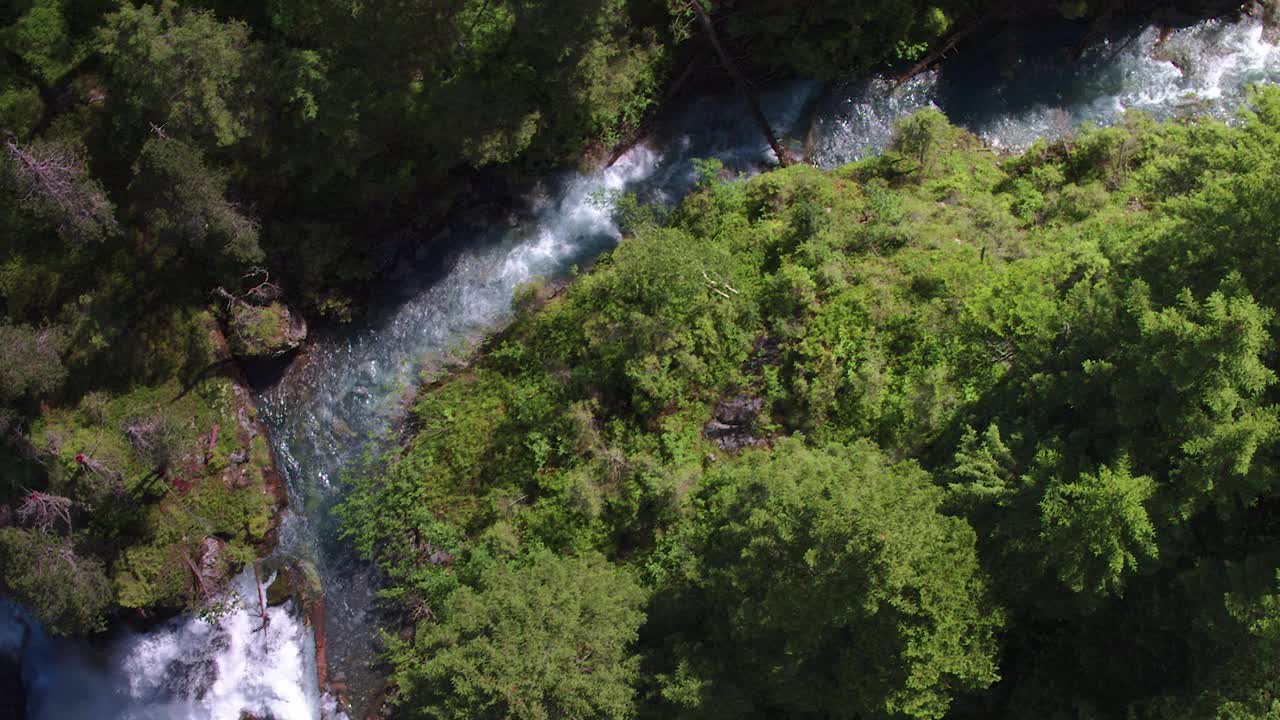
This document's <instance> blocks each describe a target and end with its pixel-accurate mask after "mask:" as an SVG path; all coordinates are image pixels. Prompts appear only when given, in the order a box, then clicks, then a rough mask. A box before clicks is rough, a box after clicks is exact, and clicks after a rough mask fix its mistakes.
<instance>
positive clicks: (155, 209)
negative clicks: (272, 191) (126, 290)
mask: <svg viewBox="0 0 1280 720" xmlns="http://www.w3.org/2000/svg"><path fill="white" fill-rule="evenodd" d="M225 191H226V177H225V176H224V175H222V174H221V173H218V172H216V171H212V170H210V169H209V168H208V167H207V166H206V165H205V163H204V155H203V153H201V152H200V150H199V149H197V148H195V147H193V146H191V145H189V144H187V143H185V142H183V141H181V140H169V139H159V138H156V139H152V140H148V141H147V144H146V145H144V146H143V147H142V152H141V154H139V156H138V160H137V163H136V164H135V165H134V179H133V182H132V183H130V185H129V192H130V194H131V195H132V196H133V197H134V198H136V199H135V204H136V206H137V207H138V209H139V211H140V215H141V217H142V219H143V221H144V223H145V226H144V227H145V231H146V232H148V233H149V234H151V235H153V236H154V237H155V238H156V239H157V240H159V241H160V242H162V243H165V244H171V245H176V246H178V248H180V250H179V252H181V251H182V250H188V249H189V250H193V251H195V253H196V254H197V256H198V257H201V258H203V259H205V260H206V262H208V263H209V264H211V265H212V266H213V267H215V268H216V267H218V265H220V264H221V265H223V266H226V265H227V264H228V263H234V264H232V265H231V267H238V266H243V265H244V264H247V263H253V262H257V261H259V260H261V259H262V257H263V253H262V248H261V247H259V245H258V226H257V224H256V223H255V222H254V220H253V219H251V218H249V217H247V216H245V215H244V214H243V213H241V212H240V211H239V209H237V208H236V207H235V206H234V205H232V204H231V203H230V202H228V201H227V199H226V196H225V194H224V193H225ZM169 251H170V252H172V250H169ZM206 272H208V271H207V270H206ZM215 277H216V276H215Z"/></svg>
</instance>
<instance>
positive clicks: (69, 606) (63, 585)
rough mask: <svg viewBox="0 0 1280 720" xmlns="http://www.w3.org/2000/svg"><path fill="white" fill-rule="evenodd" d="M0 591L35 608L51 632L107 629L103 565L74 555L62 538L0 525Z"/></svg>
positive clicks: (81, 632) (107, 592) (107, 595)
mask: <svg viewBox="0 0 1280 720" xmlns="http://www.w3.org/2000/svg"><path fill="white" fill-rule="evenodd" d="M0 589H3V590H4V591H5V592H6V593H7V594H11V595H12V597H14V598H15V599H16V600H18V601H19V602H21V603H22V604H24V605H26V606H27V607H28V608H30V609H31V610H32V611H33V612H35V614H36V615H37V616H38V617H40V619H41V620H42V621H44V623H45V626H46V627H47V628H48V629H49V631H50V632H52V633H53V634H55V635H84V634H88V633H91V632H99V631H101V630H105V629H106V622H105V615H106V613H107V612H108V611H110V609H111V597H112V595H111V584H110V582H109V581H108V580H107V576H106V574H105V572H104V571H103V567H102V563H101V562H100V561H99V560H98V559H97V558H94V557H83V556H77V555H76V553H75V550H74V548H73V547H72V544H71V543H70V541H68V540H66V539H64V538H60V537H58V536H56V535H53V534H50V533H45V532H41V531H39V530H23V529H19V528H11V527H10V528H0Z"/></svg>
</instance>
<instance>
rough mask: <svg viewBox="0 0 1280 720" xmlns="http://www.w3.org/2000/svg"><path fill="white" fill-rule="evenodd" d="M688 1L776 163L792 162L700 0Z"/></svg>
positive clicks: (785, 163)
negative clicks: (776, 158)
mask: <svg viewBox="0 0 1280 720" xmlns="http://www.w3.org/2000/svg"><path fill="white" fill-rule="evenodd" d="M688 2H689V9H691V10H693V13H694V15H696V16H697V18H698V23H699V24H700V25H702V30H703V32H705V33H706V35H707V41H708V42H710V43H711V48H712V49H713V50H715V51H716V56H717V57H719V58H720V64H721V65H723V66H724V69H725V72H727V73H729V77H730V78H731V79H732V80H733V84H734V85H735V86H736V87H737V88H738V92H740V93H742V97H743V98H744V99H745V100H746V101H747V109H748V110H750V111H751V117H752V118H754V119H755V121H756V124H757V125H759V126H760V132H762V133H763V134H764V137H765V139H766V140H768V141H769V147H771V148H773V153H774V154H775V155H777V156H778V164H779V165H781V166H782V167H786V166H788V165H790V164H791V163H792V159H791V153H790V152H788V151H787V149H786V148H785V147H783V146H782V144H781V143H779V142H778V136H777V135H776V134H775V133H774V132H773V126H771V125H770V124H769V118H767V117H765V114H764V108H762V107H761V106H760V101H759V100H758V99H757V98H756V93H755V90H754V89H752V87H751V82H750V81H749V80H747V77H746V76H745V75H743V74H742V72H741V71H740V70H738V66H737V65H736V64H734V62H733V59H732V58H730V57H729V53H728V52H727V51H726V50H725V49H724V45H722V44H721V43H720V34H719V33H718V32H716V26H715V24H714V23H713V22H711V16H710V15H708V14H707V10H706V8H704V7H703V6H702V0H688Z"/></svg>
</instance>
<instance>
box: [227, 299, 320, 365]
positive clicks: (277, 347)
mask: <svg viewBox="0 0 1280 720" xmlns="http://www.w3.org/2000/svg"><path fill="white" fill-rule="evenodd" d="M228 330H229V332H228V334H227V336H228V340H229V341H230V343H231V351H232V352H233V353H235V355H236V357H242V358H269V357H279V356H281V355H284V354H286V353H288V352H290V351H292V350H295V349H297V348H298V346H300V345H301V344H302V342H303V341H304V340H306V339H307V323H306V320H304V319H303V317H302V316H301V315H299V314H297V313H294V312H293V311H291V310H290V309H289V308H288V307H287V306H285V305H284V304H282V303H278V302H273V303H271V304H270V305H251V304H248V303H243V302H241V303H237V305H236V308H235V309H234V310H233V311H232V313H231V319H230V322H229V323H228Z"/></svg>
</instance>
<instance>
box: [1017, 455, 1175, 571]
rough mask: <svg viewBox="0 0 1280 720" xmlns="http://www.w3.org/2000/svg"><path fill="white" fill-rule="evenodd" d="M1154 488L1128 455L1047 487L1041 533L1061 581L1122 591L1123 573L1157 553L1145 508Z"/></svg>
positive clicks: (1153, 532)
mask: <svg viewBox="0 0 1280 720" xmlns="http://www.w3.org/2000/svg"><path fill="white" fill-rule="evenodd" d="M1154 491H1155V483H1154V482H1152V480H1151V478H1149V477H1146V476H1141V477H1134V476H1133V475H1132V474H1131V472H1130V470H1129V467H1128V461H1127V460H1122V461H1121V462H1120V463H1118V464H1117V466H1116V467H1115V468H1114V469H1113V468H1109V467H1107V466H1105V465H1104V466H1103V467H1102V468H1100V469H1099V470H1098V472H1097V473H1088V474H1085V475H1083V476H1081V477H1080V478H1079V479H1078V480H1077V481H1075V482H1072V483H1055V484H1054V485H1053V486H1051V487H1050V488H1049V491H1048V492H1047V493H1045V497H1044V499H1043V500H1042V501H1041V503H1040V508H1041V516H1042V521H1041V522H1042V525H1043V529H1042V530H1041V538H1042V539H1043V541H1044V543H1045V552H1046V554H1047V555H1048V557H1049V558H1050V563H1051V564H1053V565H1054V566H1056V567H1057V572H1058V576H1059V577H1060V578H1061V579H1062V581H1063V582H1065V583H1066V584H1067V585H1068V586H1069V587H1070V588H1071V589H1072V590H1074V591H1076V592H1081V591H1086V590H1087V591H1089V592H1099V593H1101V592H1107V591H1110V592H1117V593H1118V592H1121V589H1122V586H1123V582H1124V576H1125V575H1126V574H1128V573H1132V572H1134V571H1135V570H1136V569H1137V568H1138V566H1139V562H1140V560H1141V559H1142V558H1151V557H1155V556H1156V555H1157V554H1158V550H1157V549H1156V544H1155V529H1154V528H1153V527H1152V525H1151V518H1150V517H1149V516H1148V514H1147V508H1146V503H1147V502H1148V501H1149V500H1150V498H1151V495H1152V493H1153V492H1154Z"/></svg>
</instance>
